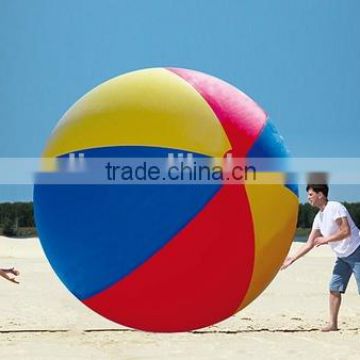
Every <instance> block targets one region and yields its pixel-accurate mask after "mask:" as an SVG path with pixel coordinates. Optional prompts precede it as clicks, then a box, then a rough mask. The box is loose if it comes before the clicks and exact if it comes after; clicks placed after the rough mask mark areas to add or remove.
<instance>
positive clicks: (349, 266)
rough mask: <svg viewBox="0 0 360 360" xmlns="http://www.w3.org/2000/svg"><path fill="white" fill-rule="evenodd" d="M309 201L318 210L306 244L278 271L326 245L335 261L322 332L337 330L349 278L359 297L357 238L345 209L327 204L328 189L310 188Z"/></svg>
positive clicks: (359, 240)
mask: <svg viewBox="0 0 360 360" xmlns="http://www.w3.org/2000/svg"><path fill="white" fill-rule="evenodd" d="M306 191H307V193H308V200H309V202H310V204H311V205H312V206H315V207H317V208H318V209H319V212H318V213H317V214H316V216H315V219H314V222H313V226H312V230H311V233H310V235H309V238H308V240H307V242H306V243H305V244H304V245H303V246H302V247H301V248H300V249H299V250H298V251H297V252H296V253H295V254H294V255H292V256H288V257H287V258H286V259H285V261H284V263H283V266H282V267H281V269H282V270H283V269H286V268H287V267H288V266H289V265H291V264H292V263H293V262H294V261H296V260H297V259H299V258H301V257H302V256H304V255H305V254H306V253H308V252H309V251H310V250H311V249H312V248H314V247H315V246H320V245H324V244H329V246H330V247H331V249H332V250H333V251H334V252H335V254H336V256H337V258H336V261H335V265H334V269H333V273H332V277H331V281H330V286H329V287H330V289H329V290H330V294H329V308H330V321H329V324H328V326H326V327H325V328H323V329H322V331H336V330H338V315H339V309H340V305H341V294H343V293H345V290H346V287H347V284H348V282H349V280H350V276H351V274H354V276H355V278H356V282H357V286H358V290H359V294H360V234H359V229H358V228H357V227H356V225H355V224H354V221H353V219H352V218H351V216H350V214H349V213H348V211H347V210H346V208H345V207H344V206H343V205H342V204H340V203H339V202H337V201H329V200H328V198H327V197H328V192H329V188H328V186H327V185H325V184H324V185H315V184H309V185H308V186H307V187H306Z"/></svg>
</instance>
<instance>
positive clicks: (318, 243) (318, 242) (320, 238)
mask: <svg viewBox="0 0 360 360" xmlns="http://www.w3.org/2000/svg"><path fill="white" fill-rule="evenodd" d="M328 242H329V241H328V239H327V238H326V237H324V236H318V237H317V238H315V240H314V245H315V246H316V247H318V246H321V245H325V244H327V243H328Z"/></svg>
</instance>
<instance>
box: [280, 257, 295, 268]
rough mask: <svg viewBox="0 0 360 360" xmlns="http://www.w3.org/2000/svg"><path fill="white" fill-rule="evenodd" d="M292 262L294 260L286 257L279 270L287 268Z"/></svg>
mask: <svg viewBox="0 0 360 360" xmlns="http://www.w3.org/2000/svg"><path fill="white" fill-rule="evenodd" d="M294 260H295V259H294V258H293V257H291V256H288V257H287V258H286V259H285V260H284V262H283V264H282V266H281V268H280V270H285V269H286V268H287V267H289V266H290V265H291V264H292V263H293V262H294Z"/></svg>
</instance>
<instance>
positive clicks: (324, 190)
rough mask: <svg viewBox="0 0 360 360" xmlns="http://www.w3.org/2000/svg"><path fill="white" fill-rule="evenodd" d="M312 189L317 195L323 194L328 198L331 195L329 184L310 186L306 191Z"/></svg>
mask: <svg viewBox="0 0 360 360" xmlns="http://www.w3.org/2000/svg"><path fill="white" fill-rule="evenodd" d="M310 189H312V190H314V191H315V192H316V193H319V192H322V193H323V194H324V196H325V197H326V198H327V197H328V193H329V186H328V185H327V184H308V185H307V186H306V191H309V190H310Z"/></svg>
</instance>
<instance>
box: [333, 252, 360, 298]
mask: <svg viewBox="0 0 360 360" xmlns="http://www.w3.org/2000/svg"><path fill="white" fill-rule="evenodd" d="M351 274H354V276H355V279H356V283H357V286H358V291H359V294H360V246H359V247H358V248H357V249H356V250H355V251H354V252H353V253H352V254H351V255H349V256H347V257H343V258H337V259H336V262H335V265H334V270H333V273H332V277H331V280H330V291H333V292H339V293H342V294H343V293H345V291H346V287H347V285H348V283H349V280H350V277H351Z"/></svg>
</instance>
